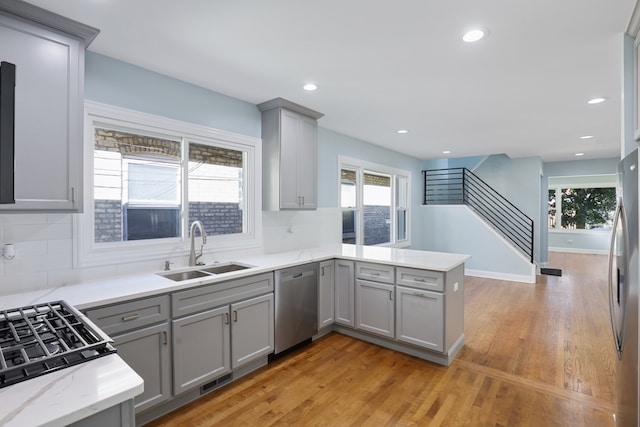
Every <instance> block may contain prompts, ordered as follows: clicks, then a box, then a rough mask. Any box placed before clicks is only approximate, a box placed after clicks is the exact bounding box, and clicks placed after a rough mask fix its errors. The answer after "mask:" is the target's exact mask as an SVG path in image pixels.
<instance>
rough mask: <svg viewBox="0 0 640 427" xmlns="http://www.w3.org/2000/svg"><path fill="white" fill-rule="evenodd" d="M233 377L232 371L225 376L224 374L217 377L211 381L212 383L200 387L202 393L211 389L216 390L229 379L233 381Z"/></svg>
mask: <svg viewBox="0 0 640 427" xmlns="http://www.w3.org/2000/svg"><path fill="white" fill-rule="evenodd" d="M232 379H233V374H232V373H231V372H230V373H228V374H227V375H225V376H222V377H220V378H218V379H215V380H213V381H211V382H210V383H207V384H205V385H203V386H202V387H200V394H205V393H208V392H210V391H211V390H214V389H216V388H218V387H221V386H223V385H224V384H226V383H228V382H229V381H231V380H232Z"/></svg>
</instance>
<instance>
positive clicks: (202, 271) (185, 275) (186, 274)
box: [157, 262, 253, 282]
mask: <svg viewBox="0 0 640 427" xmlns="http://www.w3.org/2000/svg"><path fill="white" fill-rule="evenodd" d="M251 267H253V266H251V265H244V264H237V263H235V262H230V263H226V264H219V265H212V266H209V267H204V266H203V267H202V268H197V269H194V270H188V271H177V272H175V273H165V272H162V273H157V274H158V275H160V276H162V277H166V278H167V279H171V280H174V281H176V282H181V281H183V280H190V279H197V278H199V277H211V276H213V275H215V274H222V273H229V272H231V271H239V270H246V269H247V268H251Z"/></svg>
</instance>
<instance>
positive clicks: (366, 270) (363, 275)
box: [356, 262, 395, 284]
mask: <svg viewBox="0 0 640 427" xmlns="http://www.w3.org/2000/svg"><path fill="white" fill-rule="evenodd" d="M356 278H358V279H365V280H372V281H374V282H381V283H391V284H393V283H394V278H395V275H394V267H393V266H391V265H384V264H370V263H365V262H358V263H356Z"/></svg>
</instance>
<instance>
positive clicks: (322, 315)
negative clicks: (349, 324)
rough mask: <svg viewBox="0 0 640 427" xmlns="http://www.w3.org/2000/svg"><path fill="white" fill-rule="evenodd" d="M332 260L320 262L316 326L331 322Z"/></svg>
mask: <svg viewBox="0 0 640 427" xmlns="http://www.w3.org/2000/svg"><path fill="white" fill-rule="evenodd" d="M333 282H334V261H333V260H331V261H324V262H321V263H320V277H319V278H318V328H323V327H325V326H329V325H331V324H332V323H333V304H334V297H333V295H334V291H333V289H334V286H333Z"/></svg>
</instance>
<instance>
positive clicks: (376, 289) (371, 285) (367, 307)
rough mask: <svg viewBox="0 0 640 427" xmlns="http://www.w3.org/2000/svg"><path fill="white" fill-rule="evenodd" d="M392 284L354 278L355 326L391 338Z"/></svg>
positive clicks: (392, 316) (393, 331)
mask: <svg viewBox="0 0 640 427" xmlns="http://www.w3.org/2000/svg"><path fill="white" fill-rule="evenodd" d="M393 300H394V286H393V285H387V284H384V283H377V282H369V281H366V280H356V313H357V320H356V328H358V329H362V330H363V331H367V332H372V333H374V334H378V335H382V336H385V337H389V338H393V337H394V335H395V329H394V302H393Z"/></svg>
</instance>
